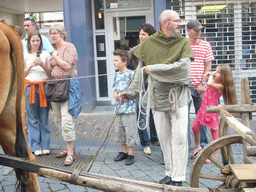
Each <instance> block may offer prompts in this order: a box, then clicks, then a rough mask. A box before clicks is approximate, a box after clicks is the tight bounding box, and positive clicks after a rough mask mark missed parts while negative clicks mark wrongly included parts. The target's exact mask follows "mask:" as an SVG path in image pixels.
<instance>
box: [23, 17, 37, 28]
mask: <svg viewBox="0 0 256 192" xmlns="http://www.w3.org/2000/svg"><path fill="white" fill-rule="evenodd" d="M24 21H31V25H33V26H36V21H35V20H34V19H33V18H32V17H27V18H26V19H24Z"/></svg>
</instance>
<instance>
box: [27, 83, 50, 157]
mask: <svg viewBox="0 0 256 192" xmlns="http://www.w3.org/2000/svg"><path fill="white" fill-rule="evenodd" d="M29 98H30V86H28V87H27V89H26V113H27V127H28V143H29V146H30V148H31V151H32V152H34V151H36V150H40V149H42V150H44V149H50V138H51V130H50V127H49V121H48V115H49V110H50V102H47V107H40V100H39V86H38V85H36V93H35V103H34V104H30V103H29Z"/></svg>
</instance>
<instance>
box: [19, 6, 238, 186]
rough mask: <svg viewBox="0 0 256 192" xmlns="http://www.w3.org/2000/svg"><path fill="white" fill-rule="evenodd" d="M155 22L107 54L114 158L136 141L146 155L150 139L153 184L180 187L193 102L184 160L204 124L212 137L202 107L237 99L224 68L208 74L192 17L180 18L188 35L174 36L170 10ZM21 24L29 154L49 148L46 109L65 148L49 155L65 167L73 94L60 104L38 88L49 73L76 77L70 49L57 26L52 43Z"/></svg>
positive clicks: (203, 133) (199, 143) (129, 155)
mask: <svg viewBox="0 0 256 192" xmlns="http://www.w3.org/2000/svg"><path fill="white" fill-rule="evenodd" d="M159 24H160V29H159V30H157V31H156V29H155V28H154V27H153V26H152V25H150V24H147V23H145V24H143V25H142V26H141V28H140V29H139V40H140V43H139V45H137V46H135V47H133V48H132V49H131V50H124V49H117V50H115V51H114V52H113V54H114V61H113V64H114V66H115V69H116V74H115V77H114V83H113V97H114V99H115V100H116V103H115V112H116V113H117V115H116V119H115V136H116V141H117V143H119V144H121V148H122V151H121V152H119V153H118V155H117V156H116V157H115V158H113V159H114V161H122V160H126V161H125V164H126V165H132V164H133V163H134V162H135V157H134V147H135V146H136V145H139V143H140V144H141V145H142V147H143V152H144V153H145V154H147V155H150V154H151V149H150V144H157V145H160V147H161V153H162V156H163V159H162V161H163V164H164V165H165V177H164V178H163V179H161V180H160V181H159V183H161V184H168V185H174V186H182V182H183V181H185V175H186V168H187V161H188V156H189V155H188V149H189V147H190V143H191V139H190V107H191V103H192V101H193V104H194V108H195V111H196V119H195V121H194V123H193V126H192V130H193V133H194V138H195V149H194V151H193V153H192V154H191V158H195V157H196V156H197V154H198V153H199V151H200V150H201V149H202V148H203V147H205V146H206V145H207V143H208V139H207V127H209V128H210V129H211V133H212V137H213V139H214V140H215V139H217V138H218V126H219V116H218V114H208V113H206V112H205V107H206V106H214V105H218V104H220V97H221V96H223V98H224V102H225V104H236V103H237V99H236V93H235V87H234V81H233V78H232V71H231V68H230V67H229V66H228V65H219V66H217V68H216V71H215V72H214V73H212V72H211V68H212V60H213V59H214V56H213V52H212V48H211V45H210V43H208V42H207V41H203V40H201V39H200V36H201V29H202V25H201V23H200V22H199V21H198V20H191V21H189V22H188V23H187V33H188V38H186V37H184V36H182V35H181V32H180V26H181V20H180V16H179V14H178V13H177V12H176V11H173V10H165V11H163V12H162V13H161V14H160V16H159ZM24 29H25V32H26V37H25V38H24V39H23V40H22V42H23V46H24V60H25V80H26V114H27V127H28V142H29V145H30V147H31V150H32V152H33V153H34V155H47V154H50V153H51V151H50V134H51V131H50V128H49V121H48V116H49V110H50V108H52V110H53V113H54V121H55V123H56V125H57V126H58V127H59V128H60V131H61V133H62V136H63V139H64V141H65V142H66V149H65V150H64V151H62V152H60V153H58V154H56V158H60V157H65V158H66V159H65V161H64V165H66V166H68V165H71V164H72V163H73V162H74V155H75V150H74V141H75V139H76V134H75V124H74V118H75V117H77V116H78V114H79V113H78V114H75V115H74V114H73V113H71V112H70V103H71V98H72V97H70V99H69V100H67V101H65V102H49V101H47V100H46V98H45V96H44V89H45V84H46V82H47V80H48V79H49V78H51V79H52V78H53V79H62V78H66V77H68V76H69V75H70V74H72V75H71V77H75V76H77V69H76V67H77V60H78V55H77V51H76V48H75V46H74V45H73V44H72V43H69V42H67V32H66V30H65V27H64V26H63V25H55V26H52V27H51V28H50V30H49V34H50V37H51V40H52V42H53V43H54V45H55V48H53V47H52V45H51V43H50V42H49V40H48V39H47V38H46V37H44V36H43V35H41V34H40V33H39V31H38V30H37V25H36V22H35V21H34V19H32V18H26V19H25V20H24ZM71 71H72V73H71ZM72 86H73V85H72V84H71V87H72ZM76 86H78V87H79V85H78V84H77V85H76ZM148 130H150V137H149V134H148ZM217 153H218V151H216V152H215V153H214V154H213V156H214V158H217ZM207 162H209V163H210V160H207Z"/></svg>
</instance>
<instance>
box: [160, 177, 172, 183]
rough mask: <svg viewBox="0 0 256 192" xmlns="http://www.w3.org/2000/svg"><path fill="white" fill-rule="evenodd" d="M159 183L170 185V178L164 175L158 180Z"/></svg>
mask: <svg viewBox="0 0 256 192" xmlns="http://www.w3.org/2000/svg"><path fill="white" fill-rule="evenodd" d="M159 183H160V184H166V185H171V184H172V183H173V181H172V178H171V177H169V176H165V177H164V178H163V179H161V180H160V181H159Z"/></svg>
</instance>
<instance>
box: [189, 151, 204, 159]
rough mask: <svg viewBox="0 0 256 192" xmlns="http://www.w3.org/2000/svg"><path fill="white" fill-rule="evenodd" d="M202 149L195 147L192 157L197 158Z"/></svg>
mask: <svg viewBox="0 0 256 192" xmlns="http://www.w3.org/2000/svg"><path fill="white" fill-rule="evenodd" d="M201 150H202V149H194V151H193V153H192V155H191V159H194V158H196V156H197V155H198V153H199V152H200V151H201Z"/></svg>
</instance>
